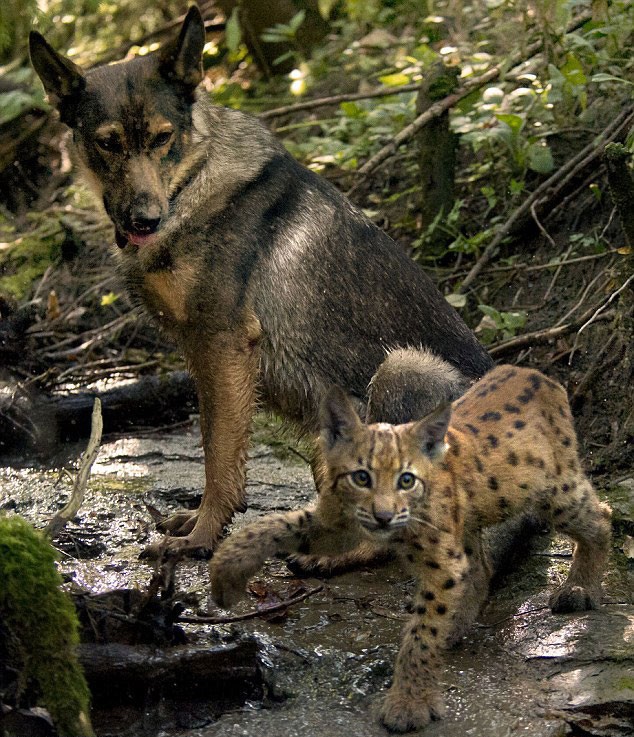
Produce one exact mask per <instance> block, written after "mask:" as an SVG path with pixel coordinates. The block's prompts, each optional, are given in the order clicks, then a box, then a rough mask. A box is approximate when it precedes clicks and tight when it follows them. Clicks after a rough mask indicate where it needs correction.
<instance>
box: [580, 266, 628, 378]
mask: <svg viewBox="0 0 634 737" xmlns="http://www.w3.org/2000/svg"><path fill="white" fill-rule="evenodd" d="M633 279H634V274H630V276H629V277H628V278H627V279H626V280H625V282H624V283H623V284H621V286H620V287H619V288H618V289H617V290H616V291H615V292H612V294H611V295H610V296H609V297H608V299H606V301H605V302H604V303H603V304H602V305H601V306H600V307H598V308H597V309H596V310H595V312H594V314H593V315H592V317H590V319H588V320H587V321H586V322H584V323H583V325H582V326H581V327H580V328H579V330H578V331H577V335H576V336H575V342H574V343H573V346H572V350H571V351H570V358H569V359H568V364H569V365H570V363H571V362H572V357H573V356H574V354H575V351H576V350H577V344H578V343H579V336H580V335H581V333H582V332H583V331H584V330H585V329H586V328H587V327H588V325H592V323H593V322H596V321H597V320H598V319H599V318H600V317H601V313H602V312H603V310H605V309H606V308H607V307H608V306H609V305H610V304H611V303H612V301H613V300H615V299H616V298H617V297H618V296H619V294H621V292H622V291H624V290H625V289H627V287H628V286H629V285H630V284H631V282H632V280H633Z"/></svg>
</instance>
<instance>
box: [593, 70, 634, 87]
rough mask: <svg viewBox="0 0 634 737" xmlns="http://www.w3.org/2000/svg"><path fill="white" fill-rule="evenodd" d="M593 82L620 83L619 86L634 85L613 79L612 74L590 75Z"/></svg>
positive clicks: (626, 81)
mask: <svg viewBox="0 0 634 737" xmlns="http://www.w3.org/2000/svg"><path fill="white" fill-rule="evenodd" d="M592 81H593V82H620V83H621V84H634V82H632V81H630V80H629V79H621V77H615V76H614V75H613V74H605V72H599V74H594V75H592Z"/></svg>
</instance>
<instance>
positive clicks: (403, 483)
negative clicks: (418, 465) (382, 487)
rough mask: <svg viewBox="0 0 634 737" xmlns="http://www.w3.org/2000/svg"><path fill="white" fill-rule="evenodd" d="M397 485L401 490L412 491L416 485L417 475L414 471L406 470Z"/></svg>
mask: <svg viewBox="0 0 634 737" xmlns="http://www.w3.org/2000/svg"><path fill="white" fill-rule="evenodd" d="M396 485H397V486H398V488H399V489H400V490H401V491H410V490H411V489H413V488H414V487H415V486H416V476H414V474H413V473H409V472H408V471H405V473H402V474H401V475H400V476H399V477H398V481H397V482H396Z"/></svg>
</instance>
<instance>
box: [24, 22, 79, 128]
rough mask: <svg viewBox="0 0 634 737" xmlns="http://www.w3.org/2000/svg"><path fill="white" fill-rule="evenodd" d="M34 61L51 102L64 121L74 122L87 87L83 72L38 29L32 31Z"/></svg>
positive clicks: (31, 53) (31, 45)
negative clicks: (79, 99)
mask: <svg viewBox="0 0 634 737" xmlns="http://www.w3.org/2000/svg"><path fill="white" fill-rule="evenodd" d="M29 53H30V56H31V64H33V68H34V69H35V71H36V72H37V75H38V77H39V78H40V79H41V80H42V84H43V85H44V89H45V90H46V94H47V95H48V99H49V102H50V103H51V105H54V106H55V107H56V108H57V109H58V110H59V113H60V117H61V119H62V120H63V121H64V123H68V124H69V125H71V124H72V113H71V111H72V109H73V108H74V104H75V103H76V101H77V98H78V96H79V93H80V92H82V90H83V89H84V87H85V86H86V77H85V76H84V73H83V71H82V70H81V69H80V68H79V67H78V66H77V64H75V63H74V62H72V61H71V60H70V59H67V58H66V57H65V56H62V55H61V54H58V53H57V51H55V49H54V48H53V47H52V46H51V45H50V44H49V43H48V41H47V40H46V39H45V38H44V36H42V34H41V33H38V32H37V31H31V33H30V34H29Z"/></svg>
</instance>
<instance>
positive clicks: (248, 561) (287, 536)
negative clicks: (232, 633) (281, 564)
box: [209, 509, 313, 608]
mask: <svg viewBox="0 0 634 737" xmlns="http://www.w3.org/2000/svg"><path fill="white" fill-rule="evenodd" d="M312 522H313V511H312V510H311V509H303V510H300V511H298V512H288V513H287V514H272V515H268V516H266V517H263V518H262V519H260V520H258V521H257V522H254V523H252V524H250V525H247V526H246V527H244V528H242V529H241V530H238V531H237V532H234V533H233V534H231V535H229V537H228V538H227V539H226V540H224V541H223V542H222V543H221V545H220V546H219V548H218V549H217V550H216V552H215V553H214V556H213V558H212V559H211V562H210V564H209V574H210V578H211V593H212V596H213V598H214V600H215V601H216V603H217V604H218V605H219V606H221V607H223V608H228V607H230V606H231V605H232V604H235V603H236V602H237V601H239V600H240V599H241V598H242V597H243V596H244V594H245V588H246V584H247V582H248V580H249V579H250V578H251V576H253V575H254V574H255V573H257V572H258V571H259V570H260V568H262V566H263V565H264V561H265V560H267V559H268V558H273V557H276V556H285V555H288V554H291V553H296V552H297V551H298V550H300V549H302V547H303V546H304V545H305V544H306V541H307V539H308V537H309V535H310V534H311V533H310V528H311V526H312Z"/></svg>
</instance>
